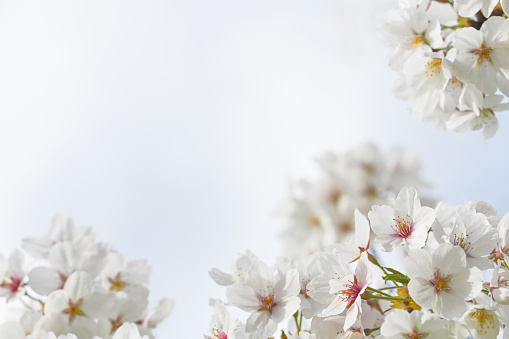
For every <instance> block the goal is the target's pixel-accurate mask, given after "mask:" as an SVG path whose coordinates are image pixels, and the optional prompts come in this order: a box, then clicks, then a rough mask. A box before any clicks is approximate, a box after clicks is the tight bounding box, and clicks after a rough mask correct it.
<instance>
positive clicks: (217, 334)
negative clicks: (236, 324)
mask: <svg viewBox="0 0 509 339" xmlns="http://www.w3.org/2000/svg"><path fill="white" fill-rule="evenodd" d="M214 337H216V338H217V339H228V335H227V334H226V333H224V332H223V331H221V330H220V329H215V330H214Z"/></svg>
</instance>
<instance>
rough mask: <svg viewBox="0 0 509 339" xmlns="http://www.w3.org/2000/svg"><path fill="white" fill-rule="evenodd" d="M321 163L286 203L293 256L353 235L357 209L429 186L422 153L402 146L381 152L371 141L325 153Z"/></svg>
mask: <svg viewBox="0 0 509 339" xmlns="http://www.w3.org/2000/svg"><path fill="white" fill-rule="evenodd" d="M318 163H319V165H320V167H321V173H320V178H318V180H316V181H315V182H308V181H303V182H300V183H298V184H296V185H293V187H292V192H291V194H290V197H289V198H288V199H287V202H286V205H285V216H286V219H287V224H288V226H287V229H286V231H285V232H284V234H283V239H284V241H285V246H286V253H287V254H288V255H289V256H291V257H294V258H302V257H304V256H307V255H309V254H311V253H314V252H317V251H320V250H323V249H325V248H326V247H327V246H329V245H331V244H333V243H338V242H347V241H349V240H351V238H352V237H353V234H354V210H355V209H356V208H357V209H359V210H360V211H361V212H362V213H367V212H368V211H369V209H370V207H371V205H373V204H383V203H386V202H387V201H388V199H390V198H393V197H394V196H395V194H396V193H397V192H398V191H399V190H400V189H401V188H402V187H403V186H413V187H416V188H418V189H419V188H423V187H424V186H425V184H424V182H423V180H422V179H421V176H420V169H421V164H420V161H419V158H418V156H417V155H416V154H415V153H412V152H409V151H407V150H404V149H402V148H392V149H391V150H389V151H388V152H382V151H380V150H379V149H378V148H377V147H376V146H375V145H374V144H372V143H366V144H362V145H359V146H357V147H355V148H353V149H351V150H349V151H348V152H346V153H345V154H342V155H336V154H332V153H329V154H326V155H325V156H323V157H322V158H321V159H319V161H318Z"/></svg>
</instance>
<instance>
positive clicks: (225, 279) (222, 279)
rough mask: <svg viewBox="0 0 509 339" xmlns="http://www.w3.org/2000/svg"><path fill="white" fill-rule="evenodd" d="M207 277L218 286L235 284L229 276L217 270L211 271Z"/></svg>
mask: <svg viewBox="0 0 509 339" xmlns="http://www.w3.org/2000/svg"><path fill="white" fill-rule="evenodd" d="M209 275H210V277H211V278H212V280H214V282H215V283H216V284H218V285H219V286H229V285H231V284H233V283H234V282H235V281H234V280H233V277H232V275H231V274H227V273H224V272H223V271H221V270H219V269H217V268H213V269H211V270H210V271H209Z"/></svg>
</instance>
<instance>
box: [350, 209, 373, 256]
mask: <svg viewBox="0 0 509 339" xmlns="http://www.w3.org/2000/svg"><path fill="white" fill-rule="evenodd" d="M354 217H355V238H354V239H355V240H354V243H355V245H357V247H359V248H361V249H364V250H365V249H367V248H368V246H369V234H370V231H371V228H370V227H369V221H368V219H367V218H366V217H365V216H364V215H363V214H362V213H361V212H359V210H358V209H355V212H354Z"/></svg>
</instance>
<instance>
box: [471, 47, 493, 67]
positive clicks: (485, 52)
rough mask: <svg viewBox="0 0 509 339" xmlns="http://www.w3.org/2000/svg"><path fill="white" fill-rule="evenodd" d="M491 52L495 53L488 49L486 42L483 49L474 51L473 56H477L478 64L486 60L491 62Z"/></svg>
mask: <svg viewBox="0 0 509 339" xmlns="http://www.w3.org/2000/svg"><path fill="white" fill-rule="evenodd" d="M491 52H493V50H492V49H491V48H487V47H486V45H485V44H484V42H483V44H482V45H481V48H479V49H478V50H474V51H472V53H473V54H475V55H477V63H478V64H480V63H482V62H483V61H484V60H486V61H490V60H491V58H490V54H491Z"/></svg>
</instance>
